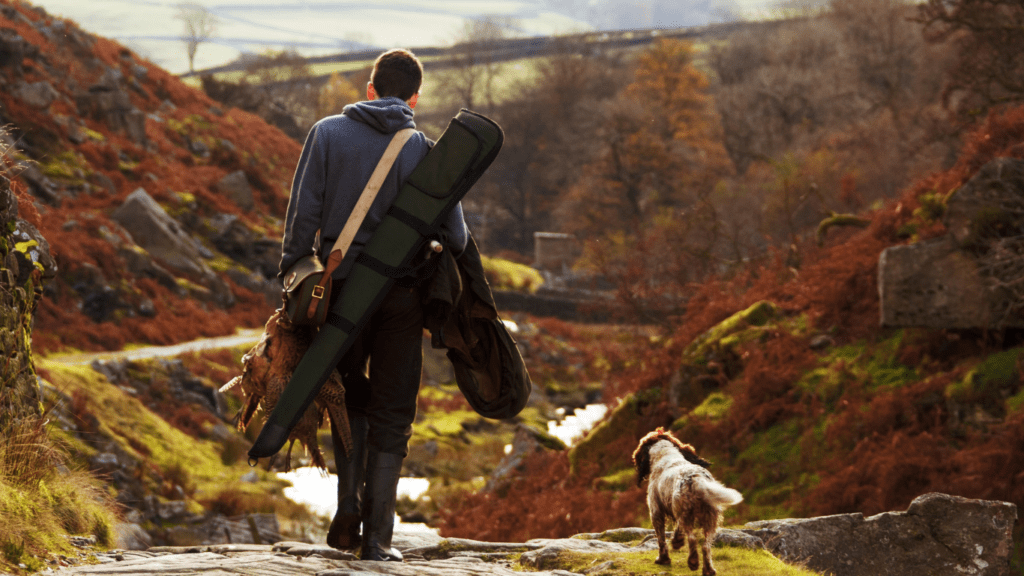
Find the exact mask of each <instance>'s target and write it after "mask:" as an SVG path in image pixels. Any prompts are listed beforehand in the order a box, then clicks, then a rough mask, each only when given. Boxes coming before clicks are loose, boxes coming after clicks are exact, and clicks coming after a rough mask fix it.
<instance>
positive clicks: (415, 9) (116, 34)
mask: <svg viewBox="0 0 1024 576" xmlns="http://www.w3.org/2000/svg"><path fill="white" fill-rule="evenodd" d="M202 3H203V4H204V5H208V7H209V9H210V11H211V12H212V13H213V14H214V16H216V17H217V19H218V22H219V25H218V28H217V32H216V34H215V35H214V37H213V38H211V40H210V41H209V42H207V43H204V44H203V45H201V46H200V48H199V51H198V53H197V55H196V68H197V69H200V68H211V67H215V66H219V65H223V64H225V63H227V62H230V61H232V60H236V59H237V58H238V57H240V56H242V55H244V54H261V53H263V52H265V51H267V50H284V49H295V50H297V51H298V52H299V53H300V54H303V55H305V56H317V55H324V54H331V53H337V52H341V51H344V50H358V49H360V48H366V49H369V48H372V49H375V50H376V49H381V48H390V47H394V46H443V45H447V44H450V43H452V42H453V41H454V40H455V39H456V37H457V36H458V33H459V31H460V30H461V29H462V27H463V25H464V23H465V21H466V20H467V19H472V18H480V17H485V16H497V17H503V18H508V19H510V20H511V21H512V22H514V33H515V34H516V35H518V36H523V37H530V36H545V35H550V34H556V33H566V32H573V31H583V30H597V29H601V30H627V29H635V28H679V27H685V26H702V25H706V24H709V23H714V22H724V21H728V20H731V19H735V18H736V14H738V12H739V9H738V8H737V5H736V4H735V3H734V2H730V1H727V0H701V1H698V2H677V1H675V0H656V1H654V2H638V1H636V0H602V1H600V2H597V3H591V2H588V1H581V0H515V1H512V2H502V3H496V4H490V3H479V2H450V3H447V2H436V1H433V0H413V1H408V2H402V3H399V4H387V3H369V2H356V1H346V0H333V1H329V2H317V3H316V4H315V5H307V4H305V3H282V2H280V1H278V0H256V1H255V2H254V1H247V2H212V1H204V2H202ZM39 5H41V6H43V7H44V8H46V10H47V11H48V12H50V13H52V14H55V15H60V16H64V17H68V18H71V19H72V20H75V21H76V22H78V24H79V25H80V26H81V27H82V28H83V29H84V30H87V31H89V32H91V33H94V34H99V35H103V36H105V37H107V38H110V39H113V40H116V41H118V42H121V43H122V44H124V45H125V46H128V47H129V48H131V49H133V50H134V51H135V52H136V53H137V54H139V55H141V56H143V57H146V58H148V59H149V60H151V61H152V62H154V63H156V64H157V65H159V66H161V67H163V68H165V69H167V70H170V71H172V72H174V73H182V72H185V71H187V70H188V63H187V59H186V57H185V49H184V46H183V45H182V43H181V41H180V40H179V36H180V33H181V28H182V23H181V22H180V21H179V20H176V19H175V14H176V9H175V3H173V2H168V3H163V2H138V3H128V2H120V1H114V0H90V2H81V1H80V0H46V1H44V2H40V3H39ZM125 22H131V26H130V27H125V25H124V23H125Z"/></svg>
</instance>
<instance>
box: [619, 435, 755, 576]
mask: <svg viewBox="0 0 1024 576" xmlns="http://www.w3.org/2000/svg"><path fill="white" fill-rule="evenodd" d="M633 465H634V466H635V467H636V484H637V486H640V485H641V484H642V483H643V481H644V480H645V479H646V478H647V477H648V476H650V478H651V481H650V482H649V483H648V485H647V507H648V508H649V509H650V511H651V524H652V525H653V526H654V534H655V536H657V538H658V559H657V560H655V561H654V563H655V564H661V565H664V566H670V565H671V564H672V560H671V559H670V558H669V555H668V554H669V551H668V545H667V544H666V543H665V524H666V522H667V521H669V520H674V521H675V523H676V531H675V534H674V535H673V536H672V549H673V550H678V549H680V548H682V547H683V544H684V543H689V545H690V556H689V557H688V558H687V566H688V567H689V568H690V570H696V569H697V568H698V567H700V565H701V564H700V556H699V555H698V553H697V535H696V533H695V529H697V528H699V529H701V530H702V531H703V532H704V544H703V546H702V548H703V551H704V566H703V570H702V571H701V572H702V574H703V576H714V575H715V567H714V565H713V564H712V562H711V544H712V542H713V541H714V539H715V532H717V531H718V521H719V517H720V516H721V513H722V509H723V508H725V507H726V506H733V505H735V504H739V503H740V502H742V501H743V496H742V495H741V494H740V493H739V492H737V491H736V490H733V489H732V488H726V487H725V486H723V485H722V484H721V483H720V482H719V481H718V480H715V479H714V477H712V476H711V472H708V470H707V468H708V466H710V463H709V462H707V461H706V460H703V459H701V458H700V457H699V456H697V451H696V450H694V449H693V446H690V445H689V444H684V443H682V442H680V441H679V440H678V439H677V438H676V437H675V436H673V435H672V433H671V432H667V431H666V430H665V429H664V428H658V429H657V430H655V431H654V432H651V433H649V434H647V435H646V436H644V437H643V438H642V439H641V440H640V444H639V445H638V446H637V448H636V451H635V452H633Z"/></svg>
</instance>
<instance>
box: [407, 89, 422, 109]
mask: <svg viewBox="0 0 1024 576" xmlns="http://www.w3.org/2000/svg"><path fill="white" fill-rule="evenodd" d="M419 101H420V93H419V92H417V93H415V94H413V95H412V98H409V108H415V107H416V103H417V102H419Z"/></svg>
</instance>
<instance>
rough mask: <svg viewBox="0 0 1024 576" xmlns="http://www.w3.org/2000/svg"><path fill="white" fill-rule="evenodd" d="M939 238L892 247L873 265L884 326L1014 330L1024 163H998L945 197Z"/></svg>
mask: <svg viewBox="0 0 1024 576" xmlns="http://www.w3.org/2000/svg"><path fill="white" fill-rule="evenodd" d="M942 221H943V224H944V225H945V226H946V229H947V230H948V233H947V234H946V235H945V236H943V237H940V238H937V239H933V240H929V241H925V242H919V243H916V244H911V245H907V246H893V247H891V248H888V249H886V250H885V251H883V252H882V255H881V256H880V258H879V261H878V292H879V296H880V300H881V306H880V308H881V324H882V325H883V326H887V327H908V326H922V327H928V328H1021V327H1024V313H1022V312H1024V310H1022V307H1021V305H1020V302H1021V300H1022V297H1024V291H1022V290H1021V289H1014V288H1013V287H1014V286H1017V285H1019V284H1020V282H1021V281H1022V280H1024V258H1022V257H1021V256H1020V251H1021V248H1022V247H1024V161H1022V160H1017V159H1013V158H998V159H996V160H993V161H992V162H989V163H988V164H986V165H985V166H983V167H982V168H981V170H979V171H978V173H977V174H975V175H974V177H972V178H971V179H970V180H969V181H968V182H967V183H965V184H964V185H963V186H961V187H960V188H959V189H958V190H956V191H954V192H953V193H952V194H950V196H949V198H948V199H947V201H946V206H945V213H944V215H943V219H942Z"/></svg>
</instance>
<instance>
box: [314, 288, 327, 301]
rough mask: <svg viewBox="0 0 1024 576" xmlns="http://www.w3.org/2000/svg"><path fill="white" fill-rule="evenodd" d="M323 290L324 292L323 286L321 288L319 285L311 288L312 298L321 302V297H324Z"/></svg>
mask: <svg viewBox="0 0 1024 576" xmlns="http://www.w3.org/2000/svg"><path fill="white" fill-rule="evenodd" d="M324 290H325V288H324V287H323V286H321V285H320V284H317V285H316V286H313V296H312V297H313V298H316V299H317V300H322V299H323V297H324Z"/></svg>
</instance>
